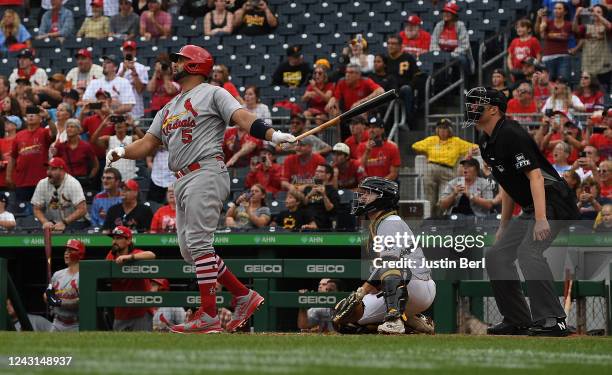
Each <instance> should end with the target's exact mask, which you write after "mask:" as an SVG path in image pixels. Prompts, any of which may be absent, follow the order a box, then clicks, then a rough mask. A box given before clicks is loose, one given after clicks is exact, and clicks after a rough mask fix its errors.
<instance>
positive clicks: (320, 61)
mask: <svg viewBox="0 0 612 375" xmlns="http://www.w3.org/2000/svg"><path fill="white" fill-rule="evenodd" d="M317 65H321V66H324V67H325V68H326V69H331V64H330V63H329V60H328V59H318V60H317V61H315V66H317Z"/></svg>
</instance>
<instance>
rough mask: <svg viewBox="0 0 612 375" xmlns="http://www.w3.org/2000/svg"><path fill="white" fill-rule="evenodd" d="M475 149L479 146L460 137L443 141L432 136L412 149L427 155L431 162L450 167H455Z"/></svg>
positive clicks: (414, 145)
mask: <svg viewBox="0 0 612 375" xmlns="http://www.w3.org/2000/svg"><path fill="white" fill-rule="evenodd" d="M474 147H477V145H475V144H473V143H470V142H468V141H464V140H463V139H461V138H459V137H451V138H449V139H447V140H446V141H442V140H440V137H438V136H437V135H432V136H430V137H427V138H425V139H423V140H421V141H418V142H416V143H414V144H413V145H412V149H413V150H414V151H416V152H418V153H420V154H425V155H426V156H427V160H428V161H429V162H431V163H437V164H443V165H446V166H449V167H454V166H455V165H456V164H457V162H458V161H459V160H460V159H461V158H463V157H464V156H465V155H466V154H467V153H468V151H469V150H471V149H472V148H474Z"/></svg>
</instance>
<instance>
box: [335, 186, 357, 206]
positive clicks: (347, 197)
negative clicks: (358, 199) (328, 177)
mask: <svg viewBox="0 0 612 375" xmlns="http://www.w3.org/2000/svg"><path fill="white" fill-rule="evenodd" d="M338 195H339V196H340V203H341V204H350V203H351V201H352V200H353V197H354V195H355V193H353V191H352V190H350V189H339V190H338Z"/></svg>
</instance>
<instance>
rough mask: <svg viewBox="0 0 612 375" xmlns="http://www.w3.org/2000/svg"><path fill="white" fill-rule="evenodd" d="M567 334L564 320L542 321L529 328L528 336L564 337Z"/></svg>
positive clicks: (567, 330)
mask: <svg viewBox="0 0 612 375" xmlns="http://www.w3.org/2000/svg"><path fill="white" fill-rule="evenodd" d="M569 334H570V331H569V329H568V328H567V324H566V323H565V318H549V319H543V320H541V321H538V322H537V323H536V324H534V325H533V326H532V327H531V328H529V336H551V337H565V336H567V335H569Z"/></svg>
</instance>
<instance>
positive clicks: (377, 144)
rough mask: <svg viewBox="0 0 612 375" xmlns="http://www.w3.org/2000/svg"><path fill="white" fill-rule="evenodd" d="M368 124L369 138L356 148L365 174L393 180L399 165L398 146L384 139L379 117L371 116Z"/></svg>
mask: <svg viewBox="0 0 612 375" xmlns="http://www.w3.org/2000/svg"><path fill="white" fill-rule="evenodd" d="M369 124H370V140H369V141H368V142H362V143H361V144H360V145H359V148H358V150H357V153H358V154H360V155H361V165H362V166H363V167H364V169H365V174H366V176H368V177H371V176H377V177H384V178H386V179H388V180H392V181H395V180H397V177H398V173H399V167H400V165H401V161H400V152H399V148H398V147H397V145H396V144H395V143H393V142H390V141H388V140H387V139H385V124H384V122H383V121H382V119H381V118H380V117H372V118H371V119H370V120H369Z"/></svg>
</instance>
